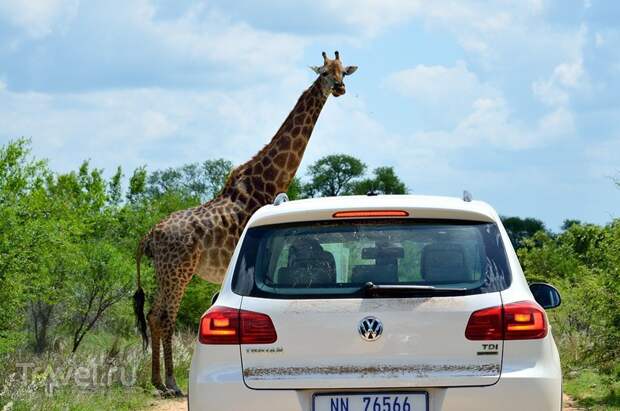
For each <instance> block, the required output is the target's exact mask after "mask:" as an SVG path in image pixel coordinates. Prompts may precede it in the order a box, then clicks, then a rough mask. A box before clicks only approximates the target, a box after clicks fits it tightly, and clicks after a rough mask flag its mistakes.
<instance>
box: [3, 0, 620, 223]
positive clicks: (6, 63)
mask: <svg viewBox="0 0 620 411" xmlns="http://www.w3.org/2000/svg"><path fill="white" fill-rule="evenodd" d="M618 21H620V2H617V1H614V0H608V1H601V0H556V1H551V0H515V1H508V0H502V1H495V2H487V1H461V0H458V1H457V0H454V1H450V0H443V1H442V0H438V1H433V2H429V1H422V0H419V1H416V0H357V1H355V2H351V1H344V0H332V1H328V0H312V1H309V0H301V1H296V2H291V1H286V0H273V1H261V2H257V1H253V0H238V1H234V2H231V1H223V0H222V1H219V0H217V1H215V0H214V1H174V2H173V1H169V2H164V1H158V0H136V1H132V2H126V1H117V0H109V1H105V2H104V1H94V2H85V1H79V0H38V1H36V2H24V1H21V0H2V1H0V125H1V126H0V143H6V142H7V141H9V140H10V139H12V138H16V137H19V136H26V137H29V138H31V139H32V141H33V149H34V153H35V154H36V155H37V156H40V157H45V158H48V159H49V160H50V164H51V166H52V167H53V168H54V169H56V170H59V171H65V170H70V169H75V168H76V167H77V166H78V165H79V164H80V163H81V162H82V161H83V160H84V159H90V160H91V161H92V164H93V165H94V166H97V167H100V168H104V169H105V170H106V171H107V172H112V171H113V170H114V169H115V167H116V166H117V165H122V166H123V168H124V170H125V171H126V173H129V172H131V170H133V169H134V168H135V167H137V166H140V165H143V164H147V165H148V167H149V169H151V170H154V169H157V168H163V167H168V166H175V165H180V164H183V163H186V162H193V161H200V160H203V159H210V158H219V157H224V158H228V159H230V160H232V161H233V162H235V163H241V162H243V161H245V160H246V159H247V158H249V157H250V156H251V155H253V154H254V153H255V152H256V151H257V150H258V149H260V148H261V147H262V145H263V144H265V143H266V142H267V141H268V140H269V139H270V137H271V136H272V135H273V133H274V132H275V130H276V129H277V128H278V127H279V125H280V123H281V122H282V120H283V119H284V117H285V116H286V114H287V113H288V111H289V110H290V109H291V108H292V106H293V104H294V102H295V101H296V99H297V97H298V96H299V94H300V93H301V92H302V91H303V90H304V89H305V88H306V87H307V86H308V85H309V84H310V83H311V82H312V80H313V74H312V73H311V72H310V70H308V68H307V66H309V65H315V64H320V62H321V57H320V52H321V51H322V50H326V51H328V52H330V53H331V52H333V50H336V49H338V50H340V52H341V55H342V59H343V60H344V62H345V64H354V65H358V66H359V70H358V71H357V72H356V73H355V74H354V75H353V76H351V77H348V78H347V89H348V93H347V94H346V95H345V96H343V97H340V98H338V99H335V98H330V100H329V101H328V102H327V105H326V107H325V109H324V111H323V113H322V114H321V117H320V118H319V122H318V124H317V127H316V129H315V132H314V134H313V137H312V140H311V141H310V144H309V147H308V150H307V152H306V156H305V158H304V161H303V163H302V168H301V170H302V171H301V173H302V174H303V172H304V171H305V168H306V167H307V165H308V164H310V163H311V162H313V161H315V160H316V159H317V158H319V157H321V156H323V155H326V154H330V153H338V152H346V153H350V154H353V155H355V156H357V157H359V158H361V159H363V160H364V161H365V162H366V163H367V164H368V165H369V167H370V168H373V167H376V166H380V165H391V166H394V167H395V168H396V170H397V173H398V174H399V175H400V176H402V178H403V179H404V180H405V182H406V184H407V185H408V187H410V189H411V190H412V192H414V193H419V194H438V195H460V193H461V192H462V190H463V189H468V190H469V191H471V192H472V193H473V195H474V197H475V198H478V199H483V200H486V201H488V202H489V203H491V204H492V205H493V206H495V207H496V208H497V209H498V211H499V212H500V213H501V214H505V215H519V216H534V217H538V218H541V219H542V220H543V221H545V222H546V223H547V224H548V226H549V227H550V228H552V229H558V228H559V226H560V224H561V222H562V221H563V220H564V219H565V218H577V219H581V220H584V221H589V222H594V223H605V222H607V221H610V220H611V219H612V218H615V217H618V216H619V214H620V190H619V189H617V188H616V187H615V186H614V184H613V182H612V177H614V176H616V177H617V176H619V172H620V154H619V153H620V125H619V124H618V123H619V122H618V119H619V118H620V99H618V96H619V95H620V48H619V47H618V44H619V41H620V26H619V25H618Z"/></svg>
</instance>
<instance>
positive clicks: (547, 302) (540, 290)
mask: <svg viewBox="0 0 620 411" xmlns="http://www.w3.org/2000/svg"><path fill="white" fill-rule="evenodd" d="M530 291H531V292H532V294H533V295H534V299H535V300H536V302H537V303H538V304H540V305H541V306H542V308H544V309H547V308H556V307H558V306H559V305H560V304H561V303H562V298H561V297H560V292H559V291H558V289H557V288H555V287H554V286H552V285H549V284H546V283H532V284H530Z"/></svg>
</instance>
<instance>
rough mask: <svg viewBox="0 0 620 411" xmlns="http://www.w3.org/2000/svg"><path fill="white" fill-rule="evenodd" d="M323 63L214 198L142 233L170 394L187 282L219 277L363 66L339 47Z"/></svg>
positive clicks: (155, 332)
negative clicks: (343, 56)
mask: <svg viewBox="0 0 620 411" xmlns="http://www.w3.org/2000/svg"><path fill="white" fill-rule="evenodd" d="M322 55H323V65H322V66H312V67H310V68H311V69H312V70H313V71H314V72H315V73H316V74H318V75H319V76H318V78H317V79H316V80H315V81H314V83H313V84H312V85H311V86H310V87H309V88H308V89H307V90H306V91H304V92H303V93H302V95H301V97H300V98H299V100H298V101H297V104H295V107H294V108H293V110H292V111H291V112H290V114H289V115H288V116H287V117H286V119H285V120H284V123H282V125H281V126H280V128H279V129H278V131H277V132H276V134H275V135H274V136H273V138H272V139H271V141H270V142H269V143H268V144H267V145H266V146H265V147H264V148H263V149H262V150H260V151H259V152H258V153H257V154H256V155H255V156H254V157H252V159H250V160H249V161H248V162H246V163H244V164H242V165H240V166H239V167H237V168H235V169H234V170H233V171H232V172H231V174H230V175H229V177H228V179H227V181H226V183H225V185H224V188H223V190H222V192H221V194H220V195H219V196H217V197H215V198H214V199H213V200H211V201H209V202H207V203H205V204H202V205H199V206H197V207H194V208H190V209H187V210H182V211H177V212H175V213H172V214H171V215H170V216H168V217H167V218H165V219H164V220H162V221H161V222H159V223H158V224H156V225H155V226H154V227H153V228H152V229H151V231H150V232H149V233H148V234H147V235H146V236H145V237H144V238H143V239H142V240H141V241H140V244H139V246H138V250H137V255H136V266H137V276H136V277H137V278H136V282H137V291H136V292H135V294H134V298H133V299H134V312H135V315H136V320H137V325H138V329H139V331H140V334H141V335H142V338H143V342H144V347H145V348H146V347H147V346H148V336H147V324H148V328H149V330H150V334H151V356H152V370H151V382H152V384H153V385H154V386H155V388H156V389H157V390H159V391H160V392H161V393H162V394H165V395H177V396H180V395H183V393H182V392H181V390H180V389H179V387H178V386H177V384H176V381H175V379H174V374H173V362H172V335H173V332H174V326H175V321H176V316H177V312H178V310H179V305H180V303H181V299H182V297H183V294H184V292H185V288H186V286H187V284H188V283H189V281H190V280H191V278H192V277H193V275H194V274H197V275H198V276H200V277H201V278H203V279H205V280H207V281H210V282H214V283H219V282H221V281H222V279H223V277H224V274H225V272H226V269H227V267H228V263H229V260H230V257H231V256H232V253H233V251H234V248H235V246H236V244H237V241H238V239H239V237H240V235H241V232H242V231H243V228H244V226H245V224H246V223H247V221H248V220H249V218H250V217H251V215H252V214H253V213H254V212H255V211H256V210H258V209H259V208H260V207H261V206H263V205H265V204H270V203H272V202H273V200H274V199H275V197H276V195H277V194H278V193H282V192H286V191H287V189H288V186H289V184H290V182H291V181H292V179H293V177H294V176H295V172H296V171H297V168H298V167H299V164H300V163H301V159H302V157H303V154H304V151H305V149H306V146H307V144H308V141H309V139H310V136H311V135H312V130H313V128H314V125H315V124H316V122H317V120H318V118H319V114H320V112H321V110H322V108H323V106H324V104H325V102H326V101H327V98H328V97H329V95H330V94H331V95H333V96H334V97H338V96H341V95H343V94H345V85H344V83H343V77H344V76H346V75H350V74H353V72H355V70H356V69H357V67H356V66H347V67H345V66H343V65H342V62H341V61H340V55H339V53H338V51H336V52H335V58H334V59H330V58H328V57H327V54H326V53H325V52H323V53H322ZM143 255H146V256H147V257H149V258H151V260H152V261H153V265H154V268H155V276H156V283H157V292H156V295H155V296H154V299H153V303H152V305H151V308H150V310H149V313H148V315H147V316H146V318H145V316H144V301H145V294H144V291H143V290H142V287H141V285H140V260H141V258H142V256H143ZM160 345H163V350H164V367H165V376H166V379H165V384H164V383H163V382H162V379H161V374H160Z"/></svg>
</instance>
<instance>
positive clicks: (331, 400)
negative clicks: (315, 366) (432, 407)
mask: <svg viewBox="0 0 620 411" xmlns="http://www.w3.org/2000/svg"><path fill="white" fill-rule="evenodd" d="M312 409H313V411H427V410H428V393H426V392H398V393H393V392H375V393H345V394H315V395H314V398H313V408H312Z"/></svg>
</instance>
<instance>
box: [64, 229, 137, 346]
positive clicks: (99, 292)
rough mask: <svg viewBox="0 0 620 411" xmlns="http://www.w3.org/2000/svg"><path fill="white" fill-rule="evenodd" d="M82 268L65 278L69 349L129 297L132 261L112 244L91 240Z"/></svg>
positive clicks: (86, 247) (87, 246)
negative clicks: (106, 313) (110, 310)
mask: <svg viewBox="0 0 620 411" xmlns="http://www.w3.org/2000/svg"><path fill="white" fill-rule="evenodd" d="M83 252H84V261H85V264H84V267H82V269H81V270H80V271H77V272H75V273H73V274H74V275H73V277H72V278H68V279H67V287H68V293H67V298H68V301H67V302H66V304H67V306H68V307H69V308H70V310H69V312H68V316H67V317H68V318H67V324H68V328H69V331H70V332H71V335H72V350H71V351H72V352H76V351H77V349H78V347H79V346H80V343H81V342H82V340H83V339H84V336H85V335H86V334H87V333H88V332H89V331H91V330H92V329H93V328H94V327H95V325H96V324H97V322H98V321H99V320H100V319H101V318H102V317H103V315H104V314H105V312H106V311H107V310H108V309H109V308H110V307H112V306H113V305H114V304H116V303H118V302H120V301H121V300H123V299H125V298H127V297H128V296H129V291H130V290H131V288H132V284H133V283H132V281H131V280H130V279H129V273H131V272H132V268H133V264H131V260H130V259H128V258H127V256H126V255H123V253H122V252H120V251H119V250H117V249H116V248H115V247H114V246H113V245H112V244H109V243H107V242H104V241H94V242H91V243H89V244H86V245H85V247H84V251H83Z"/></svg>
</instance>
